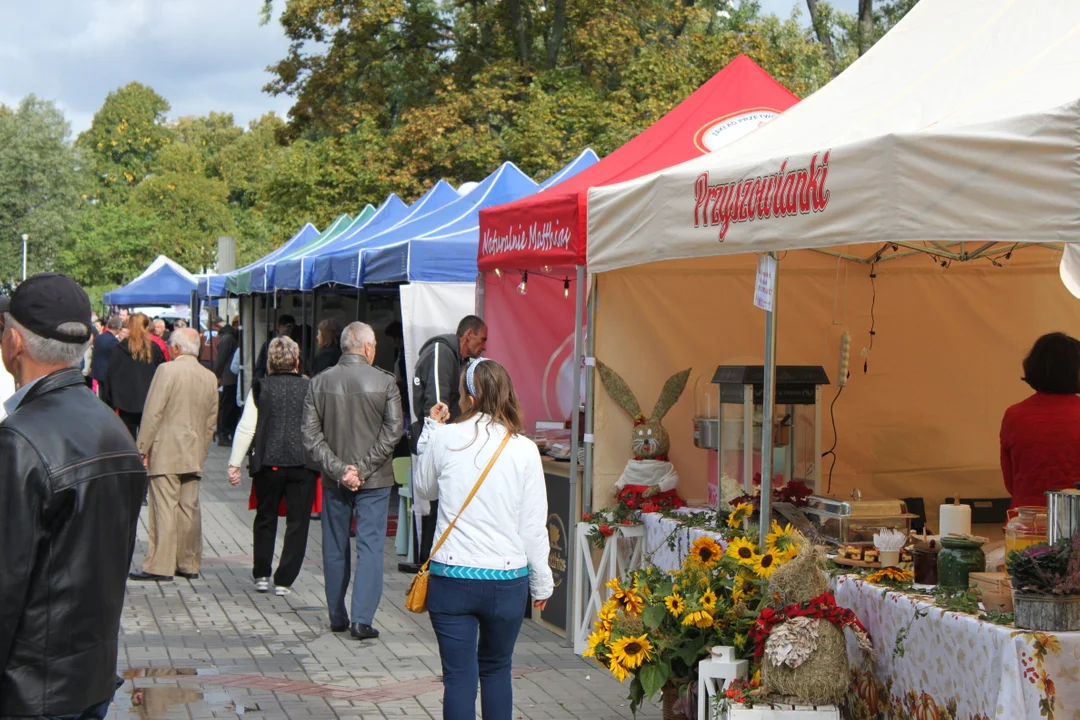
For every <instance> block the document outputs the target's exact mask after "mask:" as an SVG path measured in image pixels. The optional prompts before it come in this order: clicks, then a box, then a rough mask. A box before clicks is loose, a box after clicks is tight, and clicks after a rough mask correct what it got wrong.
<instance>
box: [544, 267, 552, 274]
mask: <svg viewBox="0 0 1080 720" xmlns="http://www.w3.org/2000/svg"><path fill="white" fill-rule="evenodd" d="M544 272H546V273H549V272H551V266H550V265H545V266H544Z"/></svg>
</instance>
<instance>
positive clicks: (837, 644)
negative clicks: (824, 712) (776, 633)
mask: <svg viewBox="0 0 1080 720" xmlns="http://www.w3.org/2000/svg"><path fill="white" fill-rule="evenodd" d="M792 562H795V561H794V560H793V561H792ZM776 572H777V573H779V572H780V571H779V570H777V571H776ZM819 594H820V593H819ZM817 623H818V647H817V651H816V652H815V653H814V654H813V655H811V656H810V657H809V659H807V660H806V661H805V662H803V664H802V665H800V666H799V667H797V668H790V667H787V666H784V665H782V666H776V665H773V664H772V663H771V662H769V658H768V657H765V658H763V659H762V663H761V683H762V685H763V686H764V688H765V691H766V692H767V693H768V694H769V696H770V699H773V698H774V696H777V695H779V696H782V697H783V698H784V699H785V700H786V699H788V698H791V700H790V702H793V703H795V704H804V705H835V704H838V703H840V702H841V701H842V700H843V699H844V696H845V694H846V693H847V690H848V682H849V679H850V678H849V673H848V660H847V645H846V643H845V641H844V631H843V630H841V629H840V628H838V627H836V626H835V625H833V624H832V623H830V622H829V621H828V620H817Z"/></svg>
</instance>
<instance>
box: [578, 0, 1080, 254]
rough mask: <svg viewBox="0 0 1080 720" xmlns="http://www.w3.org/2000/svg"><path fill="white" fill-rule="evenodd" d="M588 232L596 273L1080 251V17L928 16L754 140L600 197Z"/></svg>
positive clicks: (1053, 8)
mask: <svg viewBox="0 0 1080 720" xmlns="http://www.w3.org/2000/svg"><path fill="white" fill-rule="evenodd" d="M588 223H589V238H590V243H589V251H588V260H589V268H590V270H591V271H593V272H605V271H607V270H613V269H616V268H620V267H627V266H629V265H638V264H642V263H646V262H653V261H658V260H668V259H675V258H690V257H701V256H708V255H723V254H730V253H739V252H747V251H753V252H763V251H771V250H785V249H796V248H830V247H835V246H841V245H853V244H859V243H865V242H867V241H871V240H872V241H874V242H877V241H880V242H882V243H894V244H896V245H898V246H907V245H913V246H918V247H928V248H930V249H932V250H933V254H935V255H938V256H941V257H943V258H946V259H965V258H966V257H973V256H976V255H978V254H980V253H985V252H988V251H989V250H990V248H985V247H984V245H983V244H984V243H989V242H1007V243H1015V242H1017V241H1023V242H1036V243H1045V242H1056V241H1072V240H1076V239H1078V238H1080V232H1078V231H1080V3H1075V2H1061V1H1060V0H1024V1H1023V2H1021V1H1020V0H923V1H922V2H920V3H919V4H918V5H916V6H915V8H914V9H912V10H911V12H909V13H908V15H907V16H906V17H905V18H904V19H903V20H902V21H901V22H900V23H899V24H898V25H897V26H896V27H895V28H893V29H892V30H891V31H890V32H889V33H888V34H887V35H886V36H885V37H884V38H882V40H881V41H880V42H878V43H877V45H875V46H874V47H873V49H872V50H871V51H870V52H869V53H867V54H866V55H865V56H863V57H862V58H861V59H859V60H858V61H857V62H856V63H854V64H853V65H852V66H851V67H850V68H848V69H847V70H846V71H845V72H844V73H842V74H841V75H840V76H839V77H838V78H836V79H835V80H833V81H832V82H831V83H829V84H828V85H826V86H825V87H824V88H822V89H821V90H820V91H818V92H817V93H815V94H814V95H812V96H811V97H809V98H807V99H806V100H803V101H802V102H801V103H799V104H798V105H796V106H795V107H794V108H792V109H790V110H789V111H787V112H785V113H783V114H782V115H781V116H780V117H778V118H776V119H775V120H773V121H772V122H770V123H768V124H767V125H765V126H764V127H762V128H760V129H758V130H756V131H755V132H753V133H751V134H750V135H749V136H747V137H745V138H743V139H742V140H740V141H738V142H736V143H733V144H731V145H728V146H726V147H723V148H720V149H719V150H717V151H716V152H713V153H710V154H708V155H703V156H702V157H700V158H697V159H694V160H691V161H689V162H686V163H683V164H682V165H678V166H676V167H673V168H670V169H668V170H665V171H662V172H659V173H656V174H653V175H650V176H647V177H644V178H640V179H638V180H632V181H629V182H626V183H622V184H619V185H611V186H607V187H599V188H594V189H593V190H592V191H590V193H589V219H588ZM658 238H664V242H657V239H658ZM962 243H977V244H976V245H971V246H968V245H962Z"/></svg>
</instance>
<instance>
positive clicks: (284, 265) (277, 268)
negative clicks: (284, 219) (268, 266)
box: [267, 203, 376, 290]
mask: <svg viewBox="0 0 1080 720" xmlns="http://www.w3.org/2000/svg"><path fill="white" fill-rule="evenodd" d="M375 214H376V211H375V208H374V207H372V206H371V204H370V203H369V204H368V205H365V206H364V209H363V210H361V211H360V212H359V213H358V214H357V215H356V217H354V218H352V219H351V220H350V221H349V222H348V223H346V224H345V226H344V227H342V228H340V229H339V230H337V231H336V232H333V233H330V234H328V235H324V236H320V237H319V238H318V239H316V240H315V241H313V242H310V243H308V244H307V245H305V246H303V247H302V248H299V249H298V250H296V251H295V252H293V253H290V255H289V256H288V257H286V258H283V259H281V260H278V261H277V262H275V263H273V269H272V270H271V271H270V272H269V273H268V278H267V279H268V280H269V281H271V284H272V286H273V288H274V289H275V290H303V289H305V288H304V281H303V279H304V263H305V260H306V259H307V258H308V257H309V256H310V255H313V254H316V253H318V252H319V251H320V250H321V248H324V247H326V246H327V245H329V244H330V243H332V242H334V240H336V239H337V238H339V237H341V236H343V235H347V234H349V233H352V232H356V231H357V230H360V229H361V228H363V227H364V226H365V225H366V224H367V223H369V222H370V221H371V218H372V217H374V216H375Z"/></svg>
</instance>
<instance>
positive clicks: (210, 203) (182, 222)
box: [128, 171, 234, 272]
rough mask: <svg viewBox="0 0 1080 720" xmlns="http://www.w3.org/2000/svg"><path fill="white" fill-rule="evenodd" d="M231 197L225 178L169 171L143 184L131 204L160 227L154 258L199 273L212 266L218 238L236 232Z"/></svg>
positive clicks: (137, 189) (139, 213)
mask: <svg viewBox="0 0 1080 720" xmlns="http://www.w3.org/2000/svg"><path fill="white" fill-rule="evenodd" d="M227 198H228V188H226V186H225V183H223V182H222V181H220V180H214V179H211V178H207V177H205V176H204V175H201V174H197V173H191V172H187V173H182V172H175V171H168V172H163V173H161V174H159V175H152V176H150V177H148V178H146V179H145V180H143V181H142V182H141V183H139V185H138V186H137V187H136V188H135V189H134V191H133V193H132V196H131V199H130V200H129V201H128V204H129V206H130V208H129V209H130V211H131V212H132V213H134V214H136V215H139V216H141V217H142V218H144V219H145V220H147V221H149V222H152V223H154V226H155V227H156V228H157V237H158V240H159V245H158V247H157V250H156V252H155V254H163V255H167V256H168V257H170V258H172V259H173V260H175V261H176V262H178V263H180V264H181V265H183V266H184V267H185V268H187V269H188V270H190V271H192V272H200V271H203V270H205V269H207V268H211V267H213V265H214V261H215V259H216V254H217V238H218V236H220V235H229V234H231V233H232V231H233V228H234V221H233V216H232V213H230V211H229V207H228V204H227V202H226V200H227Z"/></svg>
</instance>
